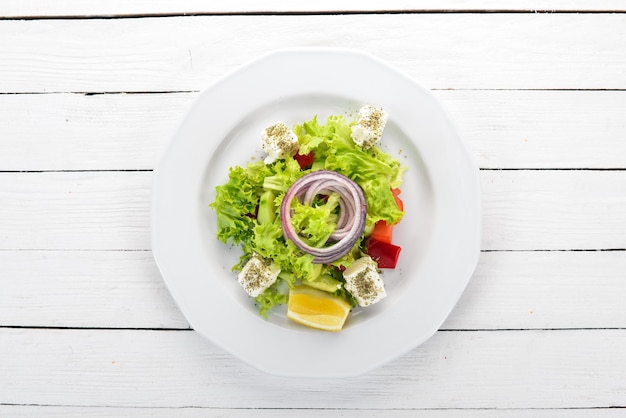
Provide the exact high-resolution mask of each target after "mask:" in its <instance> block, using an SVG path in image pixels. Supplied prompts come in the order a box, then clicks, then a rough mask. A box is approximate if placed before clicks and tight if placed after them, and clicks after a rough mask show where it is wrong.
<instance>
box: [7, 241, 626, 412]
mask: <svg viewBox="0 0 626 418" xmlns="http://www.w3.org/2000/svg"><path fill="white" fill-rule="evenodd" d="M0 266H2V275H0V286H1V287H2V292H1V293H0V326H26V327H82V328H85V327H96V328H180V329H184V328H188V327H189V324H188V323H187V321H186V320H185V318H184V317H183V316H182V314H181V313H180V311H179V310H178V308H177V307H176V305H175V303H174V301H173V300H172V298H171V297H170V295H169V292H168V291H167V289H166V287H165V285H164V282H163V280H162V279H161V276H160V275H159V272H158V271H157V268H156V266H155V264H154V261H153V259H152V254H151V253H150V252H132V251H119V252H106V251H0ZM624 272H626V251H608V252H599V251H593V252H582V253H581V252H554V251H551V252H490V253H483V254H481V257H480V261H479V264H478V267H477V269H476V272H475V273H474V276H473V277H472V279H471V281H470V283H469V285H468V287H467V289H466V290H465V293H464V294H463V296H462V297H461V299H460V301H459V303H458V304H457V306H456V307H455V309H454V310H453V311H452V313H451V315H450V317H449V318H448V320H447V321H446V322H445V323H444V324H443V326H442V329H446V330H454V329H462V330H475V329H554V328H626V305H625V304H624V300H626V274H625V273H624ZM593 306H602V309H593V308H592V307H593ZM0 415H2V414H0Z"/></svg>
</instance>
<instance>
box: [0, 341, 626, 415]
mask: <svg viewBox="0 0 626 418" xmlns="http://www.w3.org/2000/svg"><path fill="white" fill-rule="evenodd" d="M0 341H3V344H0V369H1V370H3V373H2V374H0V387H2V388H3V391H2V392H3V393H2V402H3V403H4V404H27V405H32V404H35V405H38V404H41V405H60V406H66V407H71V406H90V407H91V406H106V407H111V406H116V407H183V406H184V407H205V408H206V407H210V408H326V409H329V408H339V409H343V408H348V409H355V408H358V409H370V408H371V409H391V408H394V409H396V408H397V409H411V408H489V409H492V408H514V409H516V408H562V407H568V408H592V407H609V406H624V381H625V380H626V364H625V363H624V362H623V361H622V360H623V353H624V352H625V350H626V331H625V330H593V331H580V330H577V331H500V332H439V333H437V334H436V335H435V336H434V337H433V338H431V339H430V340H429V341H428V342H426V343H425V344H424V345H422V346H421V347H419V348H417V349H415V350H412V351H411V352H409V353H408V354H406V355H404V356H402V357H401V358H400V359H398V360H396V361H394V362H392V363H390V364H388V365H386V366H384V367H382V368H379V369H377V370H375V371H373V372H371V373H369V374H367V375H364V376H362V377H359V378H352V379H330V380H329V379H314V380H310V379H285V378H276V377H273V376H269V375H265V374H263V373H261V372H258V371H256V370H255V369H253V368H251V367H249V366H247V365H245V364H243V363H241V362H240V361H239V360H237V359H234V358H232V357H231V356H230V355H229V354H227V353H224V352H222V351H221V350H219V349H217V348H215V347H213V346H212V345H211V344H210V343H208V342H206V341H205V340H204V339H203V338H201V337H200V336H199V335H197V334H196V333H195V332H192V331H156V332H154V331H119V330H112V331H106V332H104V331H94V330H15V329H0ZM303 361H306V360H305V359H303ZM590 388H593V390H590ZM287 393H288V396H287V395H286V394H287ZM320 394H323V396H320Z"/></svg>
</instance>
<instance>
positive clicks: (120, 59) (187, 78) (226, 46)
mask: <svg viewBox="0 0 626 418" xmlns="http://www.w3.org/2000/svg"><path fill="white" fill-rule="evenodd" d="M320 27H323V28H324V30H323V31H322V30H319V28H320ZM103 33H106V34H107V35H106V36H103V35H102V34H103ZM239 35H241V36H245V38H246V39H247V41H246V42H241V41H240V39H241V38H240V36H239ZM624 44H626V15H624V14H521V15H518V14H502V15H493V14H484V13H471V14H383V15H351V14H347V15H345V14H340V15H328V16H314V15H304V16H292V15H287V16H199V17H172V18H141V19H89V20H84V19H78V20H73V19H69V20H46V21H37V20H4V21H0V62H2V63H3V65H2V67H0V79H2V81H3V82H2V85H1V87H0V92H5V93H6V92H84V91H87V92H103V91H172V90H177V91H179V90H197V89H200V88H202V87H204V86H206V85H208V84H210V83H212V82H214V81H216V80H217V79H218V78H219V77H221V76H223V75H224V74H225V73H227V72H228V71H230V70H233V69H235V68H237V67H239V66H240V65H242V64H243V63H245V62H248V61H249V60H251V59H253V58H256V57H257V56H259V55H260V54H263V53H265V52H268V51H271V50H275V49H277V48H285V47H301V46H331V47H348V48H357V49H362V50H365V51H368V52H371V53H373V54H374V55H376V56H379V57H380V58H382V59H384V60H386V61H388V62H389V63H390V64H392V65H395V66H397V67H399V68H400V69H403V70H404V71H405V72H407V74H409V75H410V76H413V77H414V78H415V79H416V80H419V81H420V82H421V83H422V84H424V85H425V86H427V87H429V88H457V89H459V88H479V89H485V88H490V89H498V88H504V89H512V88H516V89H544V88H549V89H624V88H626V78H624V76H623V69H624V67H625V66H626V55H625V54H624V53H623V45H624ZM452 62H453V63H454V65H450V63H452ZM598 63H601V65H598Z"/></svg>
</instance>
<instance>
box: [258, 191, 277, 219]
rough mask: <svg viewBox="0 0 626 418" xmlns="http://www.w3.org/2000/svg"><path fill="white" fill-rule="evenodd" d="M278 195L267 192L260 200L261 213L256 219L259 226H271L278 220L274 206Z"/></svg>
mask: <svg viewBox="0 0 626 418" xmlns="http://www.w3.org/2000/svg"><path fill="white" fill-rule="evenodd" d="M275 198H276V195H275V194H274V192H273V191H271V190H266V191H265V192H263V194H262V195H261V200H259V212H258V213H257V216H256V219H257V221H258V222H259V224H270V223H272V222H274V219H276V207H275V206H274V199H275Z"/></svg>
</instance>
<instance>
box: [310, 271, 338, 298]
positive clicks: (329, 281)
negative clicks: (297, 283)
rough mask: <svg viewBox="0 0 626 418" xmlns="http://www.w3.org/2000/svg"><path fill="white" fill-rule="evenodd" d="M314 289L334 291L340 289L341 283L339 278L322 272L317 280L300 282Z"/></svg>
mask: <svg viewBox="0 0 626 418" xmlns="http://www.w3.org/2000/svg"><path fill="white" fill-rule="evenodd" d="M302 284H304V285H307V286H309V287H312V288H314V289H319V290H323V291H325V292H329V293H334V292H336V291H337V290H339V289H341V286H342V285H343V284H342V283H341V282H340V281H339V280H337V279H333V278H332V276H330V275H329V274H322V275H321V276H320V277H318V278H317V280H315V281H312V282H304V283H302Z"/></svg>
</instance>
